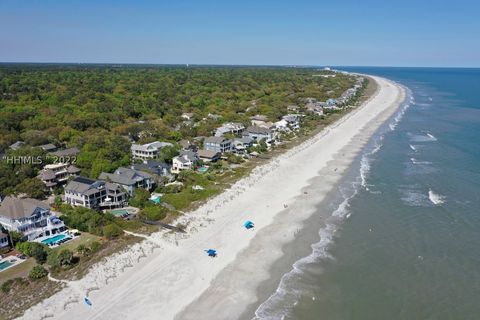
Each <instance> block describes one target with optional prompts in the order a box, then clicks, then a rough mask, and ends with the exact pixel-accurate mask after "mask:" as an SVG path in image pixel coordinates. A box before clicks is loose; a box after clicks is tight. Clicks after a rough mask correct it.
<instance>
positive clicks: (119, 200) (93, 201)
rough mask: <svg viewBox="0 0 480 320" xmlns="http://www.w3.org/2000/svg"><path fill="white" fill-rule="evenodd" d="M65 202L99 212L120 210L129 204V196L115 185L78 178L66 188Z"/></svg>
mask: <svg viewBox="0 0 480 320" xmlns="http://www.w3.org/2000/svg"><path fill="white" fill-rule="evenodd" d="M65 202H66V203H68V204H70V205H72V206H81V207H85V208H90V209H97V210H98V209H107V208H120V207H123V206H124V205H125V204H126V203H127V194H126V192H125V191H124V190H123V189H122V188H121V187H120V186H119V185H117V184H115V183H111V182H105V181H99V180H93V179H89V178H85V177H76V178H75V179H73V180H71V181H70V182H69V183H68V184H67V185H66V186H65Z"/></svg>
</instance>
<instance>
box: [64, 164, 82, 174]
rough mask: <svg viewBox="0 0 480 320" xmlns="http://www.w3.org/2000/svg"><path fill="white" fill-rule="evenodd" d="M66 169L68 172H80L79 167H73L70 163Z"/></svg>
mask: <svg viewBox="0 0 480 320" xmlns="http://www.w3.org/2000/svg"><path fill="white" fill-rule="evenodd" d="M67 171H68V173H78V172H80V169H78V168H77V167H75V166H74V165H73V164H72V165H70V166H69V167H68V168H67Z"/></svg>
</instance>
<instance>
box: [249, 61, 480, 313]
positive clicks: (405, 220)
mask: <svg viewBox="0 0 480 320" xmlns="http://www.w3.org/2000/svg"><path fill="white" fill-rule="evenodd" d="M344 70H347V71H354V72H362V73H369V74H374V75H379V76H383V77H386V78H389V79H392V80H394V81H396V82H398V83H400V84H402V85H404V86H405V87H407V88H408V96H407V99H406V101H405V102H404V104H403V105H402V106H401V108H400V109H399V111H398V113H397V114H396V115H395V116H394V117H393V118H392V119H390V121H388V122H387V123H386V125H385V126H384V127H383V128H382V129H380V130H379V131H378V132H377V134H376V135H375V136H374V137H372V139H371V141H370V143H369V146H368V147H366V148H365V150H364V152H363V154H362V155H361V156H360V157H359V158H358V161H357V163H356V165H354V166H352V169H351V173H350V174H349V175H348V177H347V178H346V179H345V181H343V182H342V185H341V186H340V187H339V191H342V192H341V193H342V194H341V196H340V200H338V199H337V198H338V197H333V198H335V199H337V200H335V201H337V203H333V201H334V200H332V204H331V206H330V207H331V208H332V209H331V213H330V215H331V216H332V217H334V218H335V219H333V218H332V219H330V220H329V221H330V222H328V223H326V224H324V225H321V227H319V228H318V229H317V230H316V231H315V233H317V232H318V235H316V240H315V242H314V243H303V244H296V245H297V248H298V246H304V247H306V248H307V249H308V250H306V252H307V251H308V253H307V254H306V255H305V257H303V258H301V259H299V260H298V261H296V262H295V263H294V265H293V267H291V268H289V271H288V272H287V273H285V274H284V275H283V277H282V278H281V280H279V281H278V286H277V287H276V288H275V289H274V290H272V292H271V293H270V295H269V296H268V297H267V298H266V299H265V300H264V301H262V302H261V304H260V305H259V306H258V308H257V309H256V312H255V314H256V318H257V319H366V320H367V319H368V320H372V319H409V320H411V319H480V69H434V68H344ZM325 208H328V206H324V207H323V209H322V210H325ZM307 231H308V230H307ZM310 232H312V230H310Z"/></svg>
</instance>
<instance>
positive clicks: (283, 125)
mask: <svg viewBox="0 0 480 320" xmlns="http://www.w3.org/2000/svg"><path fill="white" fill-rule="evenodd" d="M275 130H276V131H281V132H288V131H291V130H290V128H289V126H288V121H287V120H285V119H282V120H280V121H277V122H275Z"/></svg>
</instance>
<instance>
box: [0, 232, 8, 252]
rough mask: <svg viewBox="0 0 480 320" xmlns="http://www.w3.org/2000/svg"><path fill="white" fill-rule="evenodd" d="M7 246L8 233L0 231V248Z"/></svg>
mask: <svg viewBox="0 0 480 320" xmlns="http://www.w3.org/2000/svg"><path fill="white" fill-rule="evenodd" d="M8 246H9V243H8V234H6V233H3V232H0V249H3V248H6V247H8Z"/></svg>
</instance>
